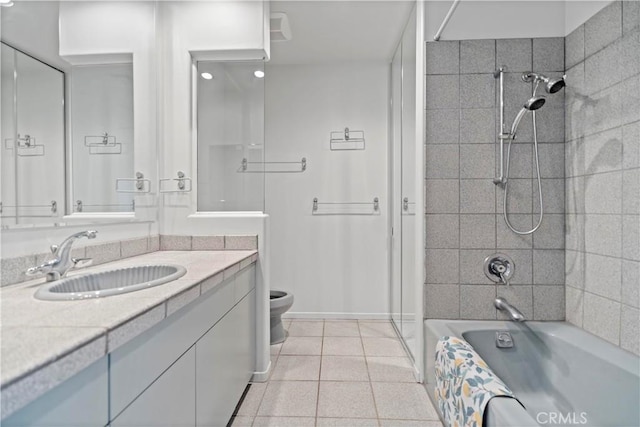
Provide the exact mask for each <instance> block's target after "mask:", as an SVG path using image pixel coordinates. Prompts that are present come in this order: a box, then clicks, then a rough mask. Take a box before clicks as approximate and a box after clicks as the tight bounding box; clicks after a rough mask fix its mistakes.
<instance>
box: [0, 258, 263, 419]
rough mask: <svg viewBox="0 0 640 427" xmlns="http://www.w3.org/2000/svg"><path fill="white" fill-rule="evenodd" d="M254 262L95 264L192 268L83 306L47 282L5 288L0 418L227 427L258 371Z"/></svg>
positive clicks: (130, 260) (181, 260) (204, 260)
mask: <svg viewBox="0 0 640 427" xmlns="http://www.w3.org/2000/svg"><path fill="white" fill-rule="evenodd" d="M256 260H257V254H256V252H255V251H208V252H199V251H192V252H172V251H164V252H155V253H151V254H147V255H142V256H139V257H133V258H128V259H126V260H121V261H118V262H114V263H109V264H104V265H101V266H100V267H99V268H95V269H91V270H96V271H97V270H106V269H113V268H119V267H124V266H131V265H142V264H150V263H159V262H160V263H162V262H168V261H170V262H172V263H173V264H179V265H183V266H185V267H186V268H187V273H186V274H185V276H183V277H181V278H179V279H177V280H175V281H173V282H170V283H167V284H164V285H160V286H157V287H155V288H150V289H146V290H143V291H137V292H132V293H128V294H123V295H117V296H110V297H106V298H100V299H93V300H86V301H68V302H63V301H38V300H36V299H34V298H33V293H34V292H35V290H36V289H37V287H38V286H39V285H40V284H41V283H42V282H43V280H42V279H41V280H39V281H31V282H26V283H24V284H21V285H17V286H12V287H9V288H6V289H5V290H2V294H1V296H2V297H3V301H2V304H3V309H5V308H7V310H3V314H2V315H3V318H2V320H3V322H2V333H3V348H2V358H3V372H2V413H3V416H5V417H6V418H4V419H3V420H2V425H3V426H15V425H20V426H40V427H42V426H48V425H66V426H71V425H82V426H106V425H110V426H113V427H121V426H131V425H171V426H178V425H179V426H212V425H226V423H227V422H228V420H229V419H230V417H231V415H232V413H233V410H234V408H235V406H236V404H237V402H238V401H239V399H240V397H241V396H242V393H243V391H244V389H245V387H246V386H247V383H248V382H249V380H250V379H251V376H252V374H253V372H254V370H255V357H256V356H255V355H256V348H255V342H256V336H255V335H256V318H255V312H256V310H255V305H256V298H255V294H256V292H255V283H256V268H255V262H256ZM75 274H82V272H81V271H77V272H75ZM18 305H21V307H18ZM21 310H26V312H28V313H30V315H29V316H26V317H25V316H20V315H16V316H14V315H13V313H17V312H19V311H21ZM7 323H8V324H7ZM19 323H22V324H24V325H22V326H21V325H19ZM40 325H41V326H40ZM5 368H6V369H5ZM7 415H8V416H7Z"/></svg>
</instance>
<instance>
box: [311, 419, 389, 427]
mask: <svg viewBox="0 0 640 427" xmlns="http://www.w3.org/2000/svg"><path fill="white" fill-rule="evenodd" d="M378 425H379V424H378V420H377V419H375V418H318V419H317V420H316V426H318V427H378Z"/></svg>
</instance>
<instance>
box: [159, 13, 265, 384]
mask: <svg viewBox="0 0 640 427" xmlns="http://www.w3.org/2000/svg"><path fill="white" fill-rule="evenodd" d="M268 16H269V3H266V2H257V1H256V2H254V1H248V2H238V1H228V2H225V1H219V2H218V1H216V2H199V1H163V2H158V3H157V20H156V23H157V26H158V33H157V34H158V42H159V45H160V55H159V58H160V61H159V64H158V68H159V70H160V82H161V83H160V84H161V85H162V94H161V97H160V99H159V102H158V116H159V118H160V126H159V128H160V133H159V135H158V141H159V143H160V161H159V166H160V172H159V173H160V176H161V178H173V177H175V175H176V172H177V171H178V170H181V171H184V172H185V174H186V176H187V177H190V178H195V176H196V175H197V171H196V166H197V150H196V138H195V130H196V129H195V125H196V120H195V103H194V101H195V92H194V81H193V79H194V78H195V75H196V74H195V72H194V69H193V67H192V61H193V58H194V56H197V58H198V59H201V60H205V59H218V60H224V59H262V58H263V57H265V56H267V57H268V52H269V38H268V25H267V24H268V21H267V22H265V20H266V19H268ZM265 34H266V35H265ZM192 54H193V55H194V56H192ZM193 184H194V186H193V191H192V192H188V193H183V194H176V193H174V194H162V195H160V207H161V213H162V215H161V217H160V229H161V232H162V233H163V234H185V235H210V234H253V235H257V236H258V250H259V252H260V260H259V263H258V273H257V274H258V281H257V293H256V298H258V301H261V302H262V303H261V304H258V306H257V312H256V317H257V319H258V343H257V348H258V360H257V368H256V370H257V371H258V372H266V371H268V368H269V363H270V362H269V321H268V317H269V298H268V290H269V240H268V236H267V230H268V217H267V216H266V215H263V214H248V215H238V214H235V215H234V214H219V213H197V194H198V187H197V182H195V179H194V182H193ZM257 378H258V379H259V378H260V376H257Z"/></svg>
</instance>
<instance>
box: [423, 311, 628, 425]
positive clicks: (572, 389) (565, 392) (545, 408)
mask: <svg viewBox="0 0 640 427" xmlns="http://www.w3.org/2000/svg"><path fill="white" fill-rule="evenodd" d="M496 331H509V332H510V333H511V335H512V337H513V342H514V344H515V345H514V347H513V348H508V349H505V348H497V347H496V345H495V333H496ZM443 335H453V336H457V337H460V338H463V339H465V340H466V341H467V342H469V343H470V344H471V345H472V346H473V348H474V349H475V350H476V351H477V352H478V354H480V356H481V357H482V358H483V359H484V360H485V362H487V364H488V365H489V366H490V367H491V369H492V370H493V371H494V372H495V373H496V375H498V377H500V378H501V379H502V380H503V381H504V382H505V383H506V384H507V386H509V388H511V390H512V391H513V393H514V394H515V396H516V397H517V398H518V399H519V400H520V402H522V404H523V405H524V406H525V408H526V410H525V409H524V408H523V407H522V406H520V405H519V404H518V403H517V402H516V401H515V400H514V399H505V398H495V399H493V400H492V401H491V402H490V404H489V405H488V406H487V412H486V414H485V416H486V424H485V425H486V426H511V427H513V426H517V427H529V426H560V425H563V426H598V427H605V426H612V427H632V426H633V427H637V426H640V408H639V407H640V372H639V371H640V358H638V357H637V356H635V355H633V354H631V353H628V352H626V351H624V350H621V349H620V348H618V347H616V346H614V345H612V344H610V343H608V342H606V341H604V340H602V339H600V338H597V337H596V336H594V335H591V334H589V333H587V332H585V331H583V330H581V329H579V328H576V327H575V326H572V325H570V324H568V323H565V322H524V323H516V322H509V321H467V320H436V319H430V320H426V321H425V345H426V348H425V358H426V362H425V365H426V366H425V368H426V370H425V372H426V385H425V386H426V387H427V392H428V394H429V396H430V398H431V400H432V401H433V403H434V405H436V408H437V402H436V401H435V399H434V393H433V390H434V385H435V374H434V364H435V345H436V342H437V341H438V339H439V338H440V337H441V336H443ZM445 425H446V424H445Z"/></svg>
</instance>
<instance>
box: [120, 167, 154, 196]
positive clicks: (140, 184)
mask: <svg viewBox="0 0 640 427" xmlns="http://www.w3.org/2000/svg"><path fill="white" fill-rule="evenodd" d="M125 182H129V183H133V184H134V188H133V189H126V188H122V186H121V185H120V184H121V183H125ZM116 192H117V193H150V192H151V181H150V180H148V179H145V178H144V174H143V173H142V172H136V177H135V178H117V179H116Z"/></svg>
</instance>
